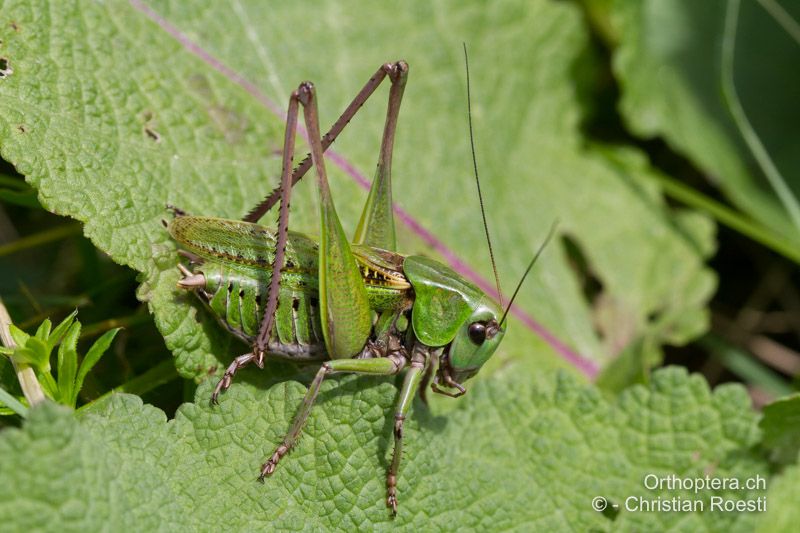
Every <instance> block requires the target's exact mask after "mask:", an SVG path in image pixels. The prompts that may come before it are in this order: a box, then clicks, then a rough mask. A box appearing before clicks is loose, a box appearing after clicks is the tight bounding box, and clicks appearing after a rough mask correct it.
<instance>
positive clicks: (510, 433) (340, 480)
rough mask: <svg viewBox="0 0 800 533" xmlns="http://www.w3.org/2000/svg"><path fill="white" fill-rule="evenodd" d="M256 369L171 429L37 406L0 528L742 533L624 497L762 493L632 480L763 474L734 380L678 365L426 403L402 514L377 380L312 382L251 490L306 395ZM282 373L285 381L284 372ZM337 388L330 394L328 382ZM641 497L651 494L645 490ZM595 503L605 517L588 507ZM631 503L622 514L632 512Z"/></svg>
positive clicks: (752, 425) (411, 440)
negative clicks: (671, 532) (437, 410)
mask: <svg viewBox="0 0 800 533" xmlns="http://www.w3.org/2000/svg"><path fill="white" fill-rule="evenodd" d="M271 370H273V372H274V373H275V374H278V375H277V377H273V378H266V377H265V375H266V374H260V375H259V377H258V379H256V380H253V381H252V382H247V383H239V384H237V386H236V387H234V388H233V389H231V390H230V391H229V393H228V394H226V395H225V397H224V398H223V400H222V402H221V405H220V406H218V407H214V408H212V407H209V406H208V404H207V402H204V401H201V400H204V399H205V398H207V396H208V394H209V392H210V384H209V383H208V382H206V384H205V385H203V386H201V387H200V389H199V390H198V400H200V401H198V403H197V404H187V405H184V406H183V407H181V408H180V409H179V410H178V412H177V413H176V416H175V419H174V420H172V421H169V422H167V421H166V417H165V416H164V413H162V412H160V411H158V410H157V409H155V408H153V407H150V406H143V405H142V403H141V400H140V399H139V398H137V397H135V396H128V395H116V396H112V397H110V398H109V399H107V400H104V401H102V402H100V403H99V404H97V405H94V406H93V407H92V408H91V410H90V411H89V412H87V413H85V414H84V415H83V416H81V417H79V418H78V419H77V420H76V419H75V418H74V417H73V416H72V414H71V413H70V412H69V411H66V410H62V409H60V408H57V407H55V406H52V405H46V406H43V407H41V408H37V409H35V410H33V411H32V413H31V416H30V419H29V420H28V422H26V424H25V427H24V428H22V429H21V430H16V429H15V430H7V431H5V432H4V433H3V434H0V471H2V472H3V473H4V476H3V477H4V480H3V483H2V484H0V521H2V523H3V524H4V527H6V528H8V529H9V530H13V531H24V530H37V531H65V530H75V531H88V530H99V529H106V530H107V529H110V530H116V529H131V528H133V529H136V530H155V529H159V530H167V531H186V530H220V529H222V530H226V531H235V530H238V531H253V530H260V529H264V528H269V529H281V530H282V529H291V530H301V529H302V530H309V531H310V530H315V531H318V530H330V529H342V530H351V531H352V530H354V529H356V528H359V529H372V528H378V529H389V528H390V527H397V528H400V529H403V530H426V531H430V530H437V529H441V530H455V529H459V528H470V529H477V530H482V531H485V530H507V529H511V528H517V529H520V530H525V531H556V530H562V531H566V530H572V531H589V530H591V531H608V530H621V531H664V530H668V529H671V528H675V529H680V530H685V531H749V530H752V528H753V526H754V524H755V522H756V519H757V517H758V515H757V514H756V513H715V512H710V511H709V512H698V513H681V512H661V513H655V512H650V513H645V512H635V511H629V510H626V508H625V502H626V500H627V499H628V498H629V497H634V498H636V497H642V498H645V499H648V500H656V499H658V498H662V499H665V500H666V499H669V498H673V497H680V498H684V499H687V500H692V501H695V500H697V501H702V502H705V504H706V505H707V506H708V505H709V503H710V501H711V498H712V497H714V496H717V497H723V498H726V499H731V500H733V501H736V500H752V499H755V498H758V497H759V496H763V495H764V491H763V488H762V489H761V490H740V491H735V490H730V489H728V490H710V489H709V490H701V491H699V492H697V493H694V492H693V491H691V490H668V489H666V488H663V489H655V490H650V489H649V488H647V486H645V482H644V479H645V476H647V475H648V474H652V475H654V476H657V477H661V478H667V477H669V476H673V475H674V476H677V477H679V478H688V479H695V478H705V476H707V475H709V476H711V477H715V478H726V479H733V478H736V479H737V480H740V481H741V482H742V483H744V482H745V480H747V479H756V476H762V477H763V476H766V473H767V465H766V463H765V462H764V461H763V460H762V459H759V458H758V457H757V456H755V455H754V454H753V453H751V452H749V451H747V450H748V448H750V447H751V446H752V445H753V444H754V443H755V441H756V439H757V438H758V429H757V426H756V416H755V415H754V414H753V413H752V412H751V411H750V407H749V398H748V397H747V394H746V392H745V390H744V389H743V388H742V387H739V386H725V387H720V388H718V389H717V390H716V391H715V392H713V393H712V392H711V391H709V389H708V386H707V385H706V384H705V382H704V380H703V379H702V378H700V377H698V376H688V375H687V374H686V372H685V371H683V370H679V369H669V370H666V371H660V372H657V373H656V374H655V375H654V377H653V382H652V384H651V386H650V387H649V388H645V387H643V386H637V387H634V388H633V389H631V390H630V391H628V392H626V393H624V394H623V395H622V396H621V397H620V398H619V400H618V401H617V402H615V403H609V402H608V401H607V400H605V399H604V398H603V397H602V396H601V395H600V394H599V393H598V392H597V391H596V390H594V389H592V388H590V387H587V386H584V385H580V384H578V383H577V380H576V379H575V378H573V377H570V376H567V375H566V374H564V373H562V374H561V375H560V376H559V377H557V378H556V379H550V380H548V381H549V383H548V384H547V385H544V386H542V387H537V388H535V389H533V390H531V388H530V384H529V383H527V381H526V380H525V379H521V375H520V374H519V373H518V372H506V373H503V374H504V376H503V377H502V379H501V380H500V381H496V382H488V381H486V382H483V383H481V384H479V385H478V386H476V387H475V390H474V391H473V392H474V394H471V396H468V397H467V398H465V400H464V401H463V402H460V405H459V406H458V407H457V408H456V409H455V410H454V411H452V412H451V413H450V414H449V416H448V417H447V418H444V417H441V416H435V415H433V414H431V412H430V411H428V410H427V409H426V408H425V407H424V406H423V405H422V404H420V403H417V404H416V405H415V406H414V411H415V416H414V417H413V419H412V422H411V423H410V424H409V426H408V429H407V431H406V440H407V451H406V453H405V457H404V459H405V460H404V465H403V468H402V470H401V475H400V480H399V491H400V502H401V507H400V512H399V514H398V516H397V517H396V518H395V519H392V518H391V517H390V515H389V513H388V511H387V509H386V507H385V505H384V490H385V488H384V473H385V469H386V467H387V460H388V456H387V453H388V450H389V448H390V437H391V433H392V432H391V425H392V420H393V417H392V416H391V411H390V408H391V403H392V402H391V396H392V395H391V394H389V391H390V390H391V386H390V385H389V384H388V383H386V382H382V383H381V382H380V380H376V379H371V378H370V379H360V378H354V377H346V378H344V379H340V380H331V381H329V382H328V385H325V386H323V392H322V394H321V396H320V404H319V405H318V406H317V408H316V409H315V410H314V411H313V412H312V415H311V419H310V420H309V423H308V425H307V430H306V435H307V438H305V439H302V440H301V441H300V444H299V447H298V448H297V449H296V450H295V451H294V452H293V453H292V454H290V455H289V456H287V457H286V458H285V459H284V461H283V463H281V465H280V466H279V468H278V470H277V471H276V472H275V474H274V475H273V476H272V477H271V478H269V479H268V480H267V481H266V482H265V484H263V485H262V484H259V483H258V482H256V480H255V478H256V474H257V470H258V465H259V464H260V462H261V461H262V460H264V459H265V457H266V455H267V454H269V453H271V451H272V449H273V447H274V446H275V445H276V444H277V443H278V442H279V440H280V437H281V435H282V433H283V432H284V431H285V430H286V428H287V427H288V425H289V417H290V416H291V415H292V413H293V412H294V410H295V409H296V408H297V406H298V405H299V403H300V400H301V396H302V394H303V392H304V387H302V386H301V385H300V384H298V383H297V382H294V381H289V382H286V381H279V380H281V379H283V378H285V375H284V374H285V372H284V371H282V369H281V368H280V367H277V366H274V365H273V366H272V368H271ZM283 370H285V369H283ZM336 381H338V382H336ZM648 486H651V487H652V484H651V483H649V482H648ZM595 497H603V498H606V499H607V501H608V502H610V503H611V504H612V505H614V504H616V505H618V506H620V510H619V512H618V514H616V516H615V517H614V516H613V515H612V514H603V513H599V512H596V511H594V510H593V509H592V500H593V498H595ZM632 505H633V504H632V503H629V504H628V506H629V507H630V506H632Z"/></svg>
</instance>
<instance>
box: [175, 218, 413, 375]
mask: <svg viewBox="0 0 800 533" xmlns="http://www.w3.org/2000/svg"><path fill="white" fill-rule="evenodd" d="M168 229H169V232H170V234H171V235H172V237H173V238H174V239H175V240H176V241H177V242H178V243H179V244H180V245H181V247H182V248H183V249H185V250H186V251H188V252H190V253H191V254H192V255H195V256H197V258H198V259H199V261H200V264H198V265H196V266H195V268H194V272H195V273H202V274H203V275H204V277H205V280H206V284H205V287H204V288H198V289H197V291H196V292H197V294H198V295H199V296H200V298H201V299H202V300H204V301H205V302H206V303H207V304H208V306H209V307H210V309H211V311H212V312H213V313H214V315H215V316H216V317H217V318H218V319H219V321H220V322H221V323H222V324H223V326H225V327H226V328H227V329H228V330H229V331H230V332H231V333H233V334H234V335H236V336H237V337H239V338H241V339H242V340H244V341H245V342H246V343H248V344H252V342H253V341H254V339H255V337H256V335H257V334H258V329H259V326H260V324H261V320H262V318H263V307H264V305H265V303H266V300H267V294H266V293H267V288H268V286H269V281H270V277H271V265H272V261H273V260H274V253H275V243H276V241H277V239H276V233H275V230H273V229H271V228H266V227H264V226H259V225H257V224H251V223H248V222H242V221H237V220H227V219H221V218H213V217H194V216H180V217H177V218H175V219H174V220H173V221H172V222H170V224H169V228H168ZM353 253H354V255H355V257H356V261H357V263H358V266H359V269H360V271H361V272H362V278H363V279H364V284H365V287H366V289H367V295H368V297H369V300H370V307H371V308H372V309H373V310H375V311H376V312H382V311H386V310H391V309H397V310H400V309H401V308H403V307H404V306H407V305H408V298H409V297H410V290H409V289H410V285H409V284H408V282H407V281H406V279H405V277H404V276H403V274H402V272H401V266H400V265H401V264H402V256H399V255H397V254H392V253H390V252H384V251H382V250H377V249H371V248H368V247H363V246H354V247H353ZM318 254H319V251H318V246H317V243H316V242H315V241H314V240H313V239H311V238H310V237H308V236H306V235H303V234H300V233H296V232H289V239H288V242H287V245H286V256H285V260H284V268H283V270H282V275H281V283H280V293H279V296H278V310H277V312H276V316H275V327H274V328H273V331H272V335H271V336H270V342H269V347H268V349H269V352H270V353H272V354H274V355H278V356H282V357H286V358H290V359H299V360H324V359H327V358H328V356H327V354H326V353H325V342H324V338H323V334H322V322H321V319H320V312H319V297H318V287H319V285H318V280H317V276H318V270H319V267H318Z"/></svg>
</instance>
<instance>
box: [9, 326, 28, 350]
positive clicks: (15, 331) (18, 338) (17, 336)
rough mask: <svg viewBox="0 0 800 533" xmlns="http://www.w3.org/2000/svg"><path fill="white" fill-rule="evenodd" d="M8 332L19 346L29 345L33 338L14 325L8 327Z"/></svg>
mask: <svg viewBox="0 0 800 533" xmlns="http://www.w3.org/2000/svg"><path fill="white" fill-rule="evenodd" d="M8 331H9V333H11V338H12V339H14V342H15V343H16V344H17V346H25V345H26V344H27V343H28V339H30V338H31V336H30V335H28V334H27V333H25V332H24V331H22V330H21V329H19V328H18V327H17V326H15V325H14V324H9V325H8Z"/></svg>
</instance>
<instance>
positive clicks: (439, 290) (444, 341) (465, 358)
mask: <svg viewBox="0 0 800 533" xmlns="http://www.w3.org/2000/svg"><path fill="white" fill-rule="evenodd" d="M403 271H404V273H405V275H406V277H407V278H408V280H409V281H410V282H411V285H412V286H413V287H414V294H415V299H414V306H413V308H412V311H411V323H412V325H413V327H414V335H415V336H416V337H417V339H418V340H419V341H420V342H422V343H423V344H425V345H427V346H431V347H442V348H443V355H442V357H441V359H440V362H439V370H438V372H437V373H436V377H435V379H434V383H433V390H434V391H435V392H439V393H441V394H446V395H448V396H454V397H455V396H461V395H462V394H464V393H465V392H466V390H465V389H464V387H463V385H462V383H463V382H464V381H466V380H467V379H469V378H471V377H472V376H474V375H475V374H477V373H478V371H479V370H480V369H481V367H482V366H483V364H484V363H485V362H486V361H487V360H488V359H489V357H491V356H492V354H493V353H494V352H495V350H496V349H497V347H498V346H499V345H500V341H501V340H502V339H503V335H504V334H505V329H506V328H505V324H504V325H503V326H502V327H501V325H500V320H501V316H502V310H501V309H500V307H499V306H498V305H497V303H496V302H494V301H493V300H492V299H491V298H489V297H488V296H486V295H485V294H484V293H483V291H481V290H480V289H478V288H477V287H475V286H474V285H472V284H471V283H469V282H468V281H466V280H465V279H463V278H462V277H461V276H459V275H458V274H457V273H456V272H454V271H453V270H451V269H450V268H448V267H446V266H444V265H442V264H440V263H437V262H436V261H433V260H431V259H428V258H425V257H421V256H410V257H407V258H406V260H405V262H404V263H403ZM439 385H442V386H446V387H450V388H452V389H455V390H457V391H458V392H455V393H453V392H449V391H446V390H443V389H440V388H439Z"/></svg>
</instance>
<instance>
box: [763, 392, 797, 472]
mask: <svg viewBox="0 0 800 533" xmlns="http://www.w3.org/2000/svg"><path fill="white" fill-rule="evenodd" d="M759 425H760V426H761V430H762V431H763V432H764V439H763V442H764V446H766V447H767V448H768V449H769V450H770V452H771V454H772V455H771V457H772V460H774V461H776V462H779V463H784V464H785V463H790V462H796V461H797V455H798V452H800V394H793V395H791V396H787V397H786V398H781V399H779V400H776V401H774V402H772V403H771V404H769V405H767V406H766V407H764V417H763V418H762V419H761V422H760V423H759Z"/></svg>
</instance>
